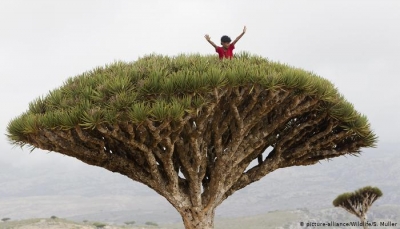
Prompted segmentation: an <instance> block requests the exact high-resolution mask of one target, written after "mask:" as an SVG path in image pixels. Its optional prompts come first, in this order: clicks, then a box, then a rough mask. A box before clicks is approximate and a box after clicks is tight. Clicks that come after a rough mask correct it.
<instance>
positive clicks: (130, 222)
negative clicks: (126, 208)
mask: <svg viewBox="0 0 400 229" xmlns="http://www.w3.org/2000/svg"><path fill="white" fill-rule="evenodd" d="M135 223H136V222H135V221H127V222H125V224H126V225H133V224H135Z"/></svg>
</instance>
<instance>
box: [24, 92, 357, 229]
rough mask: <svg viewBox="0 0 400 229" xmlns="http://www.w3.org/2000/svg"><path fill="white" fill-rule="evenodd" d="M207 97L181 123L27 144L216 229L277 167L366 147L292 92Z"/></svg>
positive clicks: (122, 127)
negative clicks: (218, 213) (126, 183)
mask: <svg viewBox="0 0 400 229" xmlns="http://www.w3.org/2000/svg"><path fill="white" fill-rule="evenodd" d="M205 97H207V101H209V102H208V104H206V105H205V106H203V108H201V109H199V110H198V111H197V112H191V113H187V114H186V115H185V116H184V117H182V118H181V119H180V120H165V121H163V122H157V121H154V120H152V119H151V118H148V119H146V121H144V122H142V123H140V124H132V123H131V122H129V121H124V122H117V123H114V124H107V123H102V124H99V125H98V126H97V127H96V128H94V129H83V128H81V127H80V126H76V127H75V128H74V129H69V130H62V129H41V130H39V131H38V133H35V134H31V135H28V136H27V142H29V143H30V144H31V145H33V146H35V147H37V148H41V149H45V150H50V151H56V152H59V153H61V154H64V155H68V156H71V157H75V158H77V159H79V160H81V161H83V162H85V163H87V164H91V165H96V166H100V167H103V168H105V169H108V170H110V171H113V172H118V173H120V174H123V175H126V176H127V177H129V178H131V179H132V180H135V181H138V182H141V183H143V184H146V185H147V186H149V187H150V188H152V189H154V190H155V191H156V192H157V193H159V194H160V195H162V196H164V197H165V198H166V199H167V200H168V201H169V202H170V203H171V204H172V205H173V206H174V207H175V208H176V209H177V210H178V212H179V213H180V214H181V215H182V218H183V221H184V223H185V227H186V228H212V227H213V218H214V211H215V208H216V207H217V206H218V205H220V204H221V203H222V202H223V201H224V200H225V199H226V198H227V197H228V196H230V195H232V194H233V193H234V192H235V191H237V190H239V189H241V188H244V187H245V186H247V185H249V184H251V183H253V182H255V181H257V180H259V179H261V178H262V177H264V176H265V175H267V174H268V173H270V172H272V171H274V170H276V169H278V168H283V167H289V166H296V165H310V164H315V163H317V162H318V161H319V160H322V159H327V158H333V157H337V156H341V155H344V154H348V153H358V152H359V148H361V147H363V146H364V143H363V141H362V140H361V139H358V138H357V136H356V135H354V133H352V132H351V131H348V130H344V129H343V128H342V127H341V126H340V123H339V121H337V120H336V119H335V118H332V117H330V116H329V115H328V111H327V110H326V109H322V108H321V107H323V106H322V104H323V103H324V102H323V101H321V100H320V99H318V98H315V97H312V96H306V95H303V94H300V93H297V92H296V91H295V90H294V89H285V90H283V89H279V90H278V89H277V90H265V89H263V88H262V87H261V86H257V85H251V86H248V87H244V86H243V87H223V88H220V89H215V90H214V91H213V92H211V93H209V94H207V95H205ZM267 148H269V149H271V150H270V151H269V152H266V151H265V150H266V149H267ZM252 161H254V162H255V165H253V166H252V167H249V165H250V163H251V162H252Z"/></svg>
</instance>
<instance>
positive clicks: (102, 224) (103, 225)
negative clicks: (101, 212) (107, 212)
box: [93, 222, 107, 228]
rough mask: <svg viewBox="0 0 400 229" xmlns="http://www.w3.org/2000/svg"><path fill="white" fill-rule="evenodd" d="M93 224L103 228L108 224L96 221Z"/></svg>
mask: <svg viewBox="0 0 400 229" xmlns="http://www.w3.org/2000/svg"><path fill="white" fill-rule="evenodd" d="M93 226H95V227H96V228H103V227H105V226H107V224H105V223H97V222H96V223H93Z"/></svg>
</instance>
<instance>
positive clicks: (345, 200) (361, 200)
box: [333, 186, 383, 228]
mask: <svg viewBox="0 0 400 229" xmlns="http://www.w3.org/2000/svg"><path fill="white" fill-rule="evenodd" d="M382 195H383V194H382V191H381V190H380V189H379V188H377V187H371V186H367V187H364V188H360V189H358V190H356V191H354V192H346V193H343V194H341V195H339V196H338V197H336V199H335V200H333V206H335V207H342V208H343V209H345V210H346V211H348V212H349V213H351V214H354V215H355V216H357V217H358V218H360V220H361V222H363V223H364V228H368V227H367V225H366V222H367V211H368V210H369V208H370V207H371V206H372V204H373V203H374V202H375V201H376V200H377V199H378V198H380V197H381V196H382Z"/></svg>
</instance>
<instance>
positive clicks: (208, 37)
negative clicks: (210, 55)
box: [204, 34, 218, 48]
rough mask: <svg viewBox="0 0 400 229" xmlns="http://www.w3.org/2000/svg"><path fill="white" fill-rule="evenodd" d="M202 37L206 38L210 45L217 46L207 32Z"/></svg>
mask: <svg viewBox="0 0 400 229" xmlns="http://www.w3.org/2000/svg"><path fill="white" fill-rule="evenodd" d="M204 37H205V38H206V40H207V41H208V43H210V44H211V45H212V46H214V48H217V47H218V46H217V45H216V44H215V43H214V42H212V41H211V37H210V36H209V35H208V34H206V35H205V36H204Z"/></svg>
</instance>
